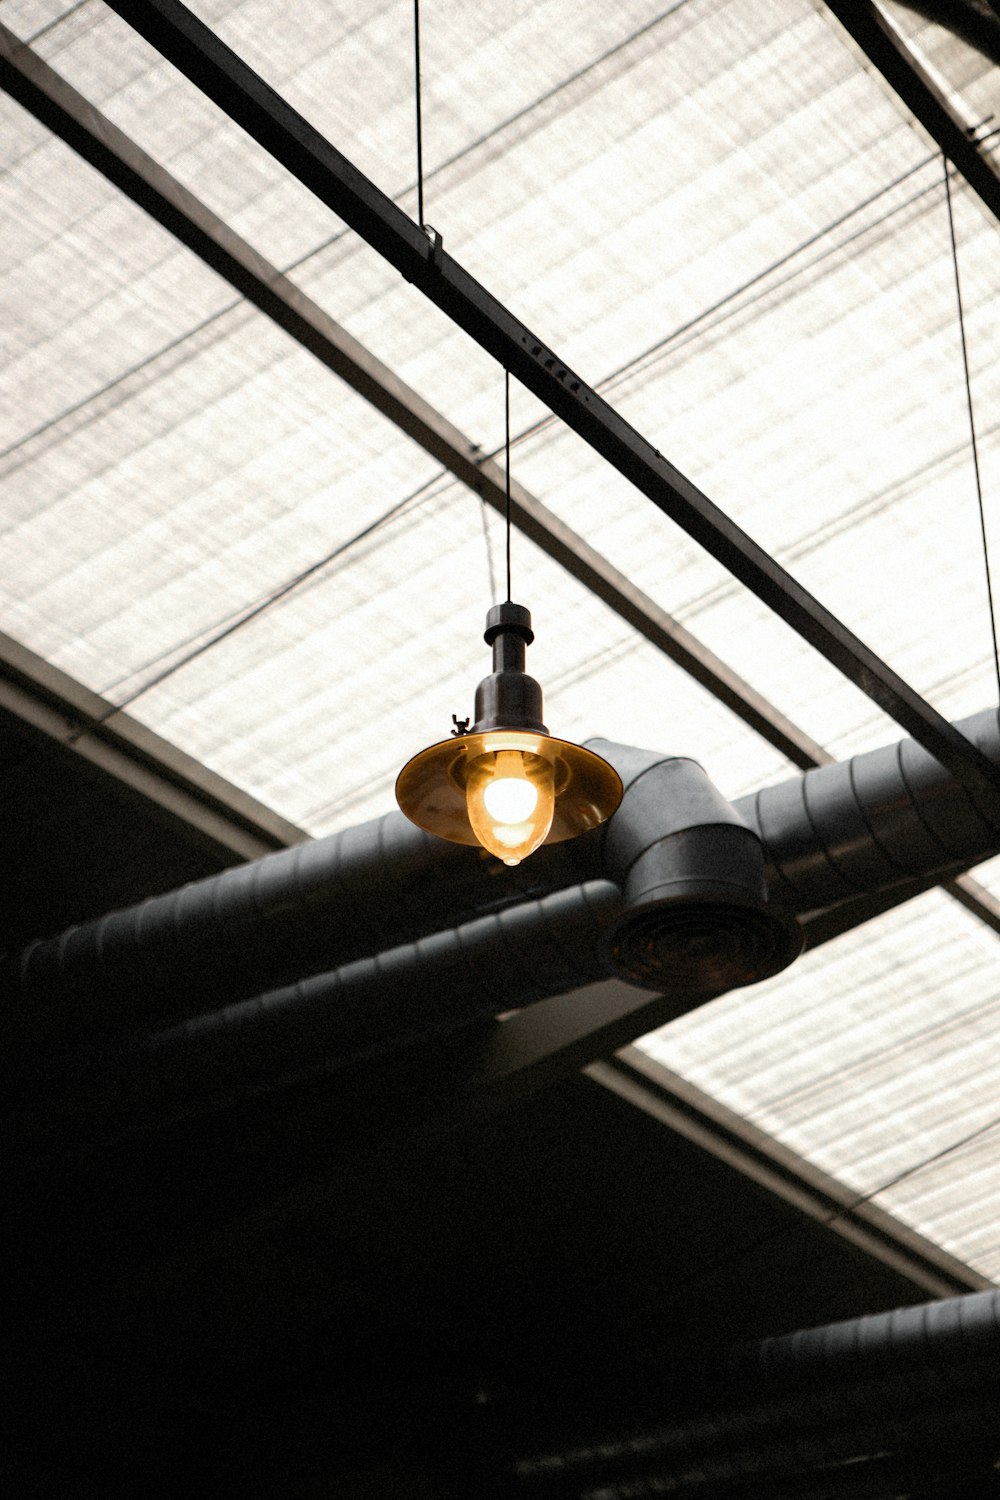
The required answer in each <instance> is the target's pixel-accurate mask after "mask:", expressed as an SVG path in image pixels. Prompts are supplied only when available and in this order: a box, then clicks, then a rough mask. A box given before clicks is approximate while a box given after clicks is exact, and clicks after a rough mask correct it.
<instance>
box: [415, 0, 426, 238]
mask: <svg viewBox="0 0 1000 1500" xmlns="http://www.w3.org/2000/svg"><path fill="white" fill-rule="evenodd" d="M413 73H414V83H415V94H416V106H417V223H418V224H419V225H420V227H421V228H423V225H424V119H423V105H422V100H421V93H420V0H413Z"/></svg>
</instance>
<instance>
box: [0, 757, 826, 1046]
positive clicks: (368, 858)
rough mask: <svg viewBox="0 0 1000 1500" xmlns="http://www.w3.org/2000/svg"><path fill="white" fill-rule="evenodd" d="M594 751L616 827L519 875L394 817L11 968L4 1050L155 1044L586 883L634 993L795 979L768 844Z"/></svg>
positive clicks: (790, 930) (706, 784)
mask: <svg viewBox="0 0 1000 1500" xmlns="http://www.w3.org/2000/svg"><path fill="white" fill-rule="evenodd" d="M601 749H602V752H604V753H606V754H607V756H608V757H609V758H610V759H612V760H613V761H614V763H615V764H616V766H617V767H618V768H619V770H620V774H621V776H622V780H623V783H624V784H625V795H624V797H623V800H622V804H621V808H620V809H619V812H618V813H617V814H616V815H615V818H614V819H613V820H611V823H610V824H606V825H604V826H603V827H602V828H600V829H595V830H594V831H593V833H591V834H588V835H586V836H585V837H583V838H581V839H578V840H574V841H572V842H571V843H567V844H555V845H551V846H548V847H546V848H544V849H542V850H539V851H538V853H537V854H536V855H534V856H533V857H532V860H531V861H530V863H529V865H528V866H527V869H526V870H525V868H524V867H521V866H519V867H518V868H517V870H515V871H509V870H508V869H507V868H506V867H505V866H503V865H501V864H500V863H499V862H498V861H496V860H493V859H491V858H489V857H488V856H486V855H484V854H482V853H481V852H480V851H477V850H475V849H468V848H464V847H462V846H458V845H453V844H447V843H445V842H444V841H442V840H440V839H435V838H432V837H431V836H430V835H428V834H425V833H422V832H421V831H420V830H418V829H416V828H414V827H413V826H412V825H411V824H409V823H408V822H407V821H406V819H404V818H403V817H402V815H400V814H389V815H387V816H386V817H384V818H381V819H378V820H377V821H375V822H373V823H367V824H363V825H361V826H360V827H358V828H353V829H349V830H348V831H347V832H346V833H343V834H339V835H336V836H334V837H332V838H329V839H320V840H316V841H315V842H314V843H311V844H304V845H298V846H296V848H294V849H291V850H287V851H282V852H281V853H279V854H272V855H268V856H266V857H265V858H264V859H261V860H256V861H254V862H252V863H251V864H248V865H244V866H242V867H240V868H238V869H236V870H227V871H224V872H223V873H222V874H221V875H216V876H213V877H212V878H211V879H208V880H202V881H198V882H196V883H194V884H192V885H189V886H186V887H184V888H183V889H182V890H180V891H175V892H172V893H169V894H168V895H165V896H158V897H155V898H153V899H152V900H150V901H146V902H144V903H142V904H141V905H139V906H134V907H130V908H128V909H127V910H125V911H121V912H114V913H112V914H111V915H109V916H107V917H103V918H101V919H100V920H99V921H96V922H89V923H86V924H84V925H82V926H80V927H77V928H73V929H71V930H70V931H69V932H67V933H65V934H63V935H62V937H59V938H52V939H48V940H45V941H41V942H37V943H34V944H32V945H31V946H30V947H28V948H27V949H25V951H24V953H23V954H21V955H20V956H18V957H15V958H10V959H7V960H6V961H5V962H4V965H3V967H2V968H0V997H2V1000H3V1003H4V1012H3V1014H2V1015H0V1035H3V1036H5V1039H6V1040H7V1041H8V1043H12V1044H14V1045H17V1044H18V1043H19V1042H38V1041H46V1042H54V1043H60V1042H67V1041H71V1040H72V1039H73V1038H74V1037H85V1036H88V1035H92V1034H93V1033H94V1032H95V1031H98V1032H99V1031H102V1030H103V1031H116V1030H119V1031H120V1030H126V1031H128V1030H131V1031H138V1032H142V1031H148V1030H149V1029H150V1028H151V1027H156V1026H162V1025H165V1024H166V1023H168V1022H169V1021H170V1020H177V1019H180V1018H182V1017H184V1016H190V1015H196V1014H198V1013H200V1012H202V1011H204V1010H206V1009H213V1010H217V1009H219V1008H220V1006H222V1005H225V1004H227V1003H231V1002H235V1001H237V1000H241V999H245V998H248V997H251V996H253V995H256V994H259V993H261V992H262V991H265V990H268V989H271V988H272V987H275V986H280V985H284V984H295V983H296V982H298V981H300V980H302V979H304V978H307V977H308V976H310V975H313V974H317V973H321V972H324V971H327V970H330V969H332V968H333V967H334V966H340V965H342V964H344V963H345V962H350V961H353V960H355V959H357V958H359V957H362V956H366V955H369V954H371V953H376V952H379V951H380V950H384V949H387V948H392V947H395V946H397V945H398V944H399V943H400V942H402V941H404V940H410V941H416V940H417V939H419V938H420V937H423V936H427V935H428V934H430V933H433V932H435V931H438V930H440V929H442V928H444V927H457V926H460V925H462V924H463V923H465V922H468V921H471V920H474V919H475V918H476V917H477V916H480V915H483V914H484V913H485V912H488V911H490V910H498V909H502V908H503V907H505V906H508V905H520V904H521V903H523V902H524V901H525V900H526V899H530V898H531V897H532V896H533V895H536V894H541V893H545V892H553V891H555V890H560V889H565V888H567V887H568V886H570V885H579V884H580V883H581V882H587V881H592V880H610V881H612V882H613V883H614V884H615V885H617V886H618V888H619V889H620V890H621V891H622V892H623V894H624V903H625V904H624V909H623V916H622V923H621V925H620V928H619V930H618V932H617V935H616V938H615V941H614V943H613V945H612V946H613V951H614V953H615V955H616V967H617V969H618V972H620V973H622V974H624V975H625V977H627V978H631V979H634V980H635V982H637V983H639V984H644V985H647V986H650V987H652V988H654V989H655V988H660V987H661V986H662V985H663V984H664V983H672V984H674V985H675V986H681V987H683V988H684V990H685V992H686V993H689V992H692V991H695V990H697V991H699V992H700V993H701V994H702V995H703V996H704V997H706V998H707V997H708V996H709V995H713V994H718V993H720V992H721V991H722V990H725V989H728V988H731V987H733V986H735V985H739V984H747V983H750V982H751V981H752V980H753V979H758V978H762V977H763V976H764V975H765V974H768V973H773V972H775V971H776V969H778V968H781V967H783V966H784V965H785V964H786V963H790V962H791V960H792V959H793V958H794V957H795V955H796V954H797V953H798V951H799V949H800V947H801V936H800V934H799V932H798V930H797V928H796V927H795V926H794V924H792V923H790V922H789V921H788V920H787V919H785V918H784V917H782V916H781V915H780V914H776V913H773V912H771V911H770V910H769V909H768V907H767V903H766V884H765V880H764V859H763V853H762V850H761V846H760V841H759V839H758V838H757V836H756V835H755V834H754V833H752V832H751V831H750V830H749V829H747V828H746V826H745V825H744V824H743V823H742V822H741V820H740V818H739V817H738V816H737V815H736V813H735V812H734V811H733V809H732V807H731V806H730V804H729V803H728V802H726V801H725V799H724V798H723V797H722V796H721V795H720V793H719V792H718V791H717V790H716V789H715V788H714V787H713V786H712V784H711V782H710V781H709V780H708V777H707V776H706V775H705V772H704V771H703V770H702V768H701V767H700V766H699V765H697V764H696V763H695V762H694V761H692V760H689V759H687V758H685V757H675V756H663V755H658V754H655V753H653V752H650V751H643V750H633V749H630V748H628V747H625V746H616V745H610V744H605V743H604V742H603V741H602V742H601ZM577 899H578V900H580V901H583V900H584V898H582V897H578V898H577ZM668 911H669V913H670V915H669V916H667V915H665V913H666V912H668ZM678 914H679V915H678ZM582 915H583V917H584V918H586V917H587V909H586V904H585V902H584V905H583V907H582ZM567 920H568V917H567ZM706 955H708V956H709V957H710V958H711V959H712V961H711V962H710V963H706V962H705V957H706ZM582 972H583V971H582V970H581V974H582ZM585 982H586V976H585V975H584V976H583V977H581V976H580V975H578V976H576V977H572V976H568V982H567V983H566V984H565V985H564V986H563V987H564V988H573V987H574V986H575V985H578V984H581V983H585ZM546 993H548V994H553V993H556V990H555V989H553V988H549V989H548V990H547V991H546ZM510 1003H512V1002H511V1000H510V997H509V996H508V997H506V1000H505V999H504V997H503V996H501V997H500V998H499V1000H498V1007H497V1008H499V1009H502V1008H505V1004H506V1005H509V1004H510Z"/></svg>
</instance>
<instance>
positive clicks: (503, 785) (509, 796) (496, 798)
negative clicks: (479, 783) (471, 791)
mask: <svg viewBox="0 0 1000 1500" xmlns="http://www.w3.org/2000/svg"><path fill="white" fill-rule="evenodd" d="M508 757H509V758H510V759H515V758H516V759H517V760H518V761H520V759H521V756H520V755H519V753H518V752H517V751H516V750H501V751H500V753H499V755H498V756H497V761H498V762H499V761H501V760H504V759H507V758H508ZM518 771H520V766H519V767H518ZM483 802H484V803H485V804H486V811H487V812H488V813H489V815H490V817H491V818H495V819H496V821H497V822H498V823H523V822H524V820H525V819H526V818H530V817H531V814H532V813H533V812H534V810H535V808H536V807H537V806H538V790H537V788H536V787H534V786H532V784H531V782H530V781H525V780H523V779H522V778H521V776H520V775H518V774H517V773H515V774H514V775H513V776H512V775H510V774H509V773H506V772H502V771H501V769H500V766H499V764H498V765H497V769H496V771H495V773H494V776H493V780H492V781H489V782H487V784H486V786H485V787H484V789H483Z"/></svg>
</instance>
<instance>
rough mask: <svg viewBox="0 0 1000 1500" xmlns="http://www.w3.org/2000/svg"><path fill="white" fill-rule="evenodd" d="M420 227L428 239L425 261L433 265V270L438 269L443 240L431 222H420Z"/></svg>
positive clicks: (439, 267)
mask: <svg viewBox="0 0 1000 1500" xmlns="http://www.w3.org/2000/svg"><path fill="white" fill-rule="evenodd" d="M420 227H421V229H422V230H423V231H424V234H426V236H427V238H428V240H430V251H429V253H428V256H427V263H428V265H431V266H433V267H434V269H435V271H440V269H441V253H442V251H443V249H444V240H443V239H442V237H441V235H440V233H439V231H438V230H436V229H435V228H434V226H433V224H421V226H420Z"/></svg>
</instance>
